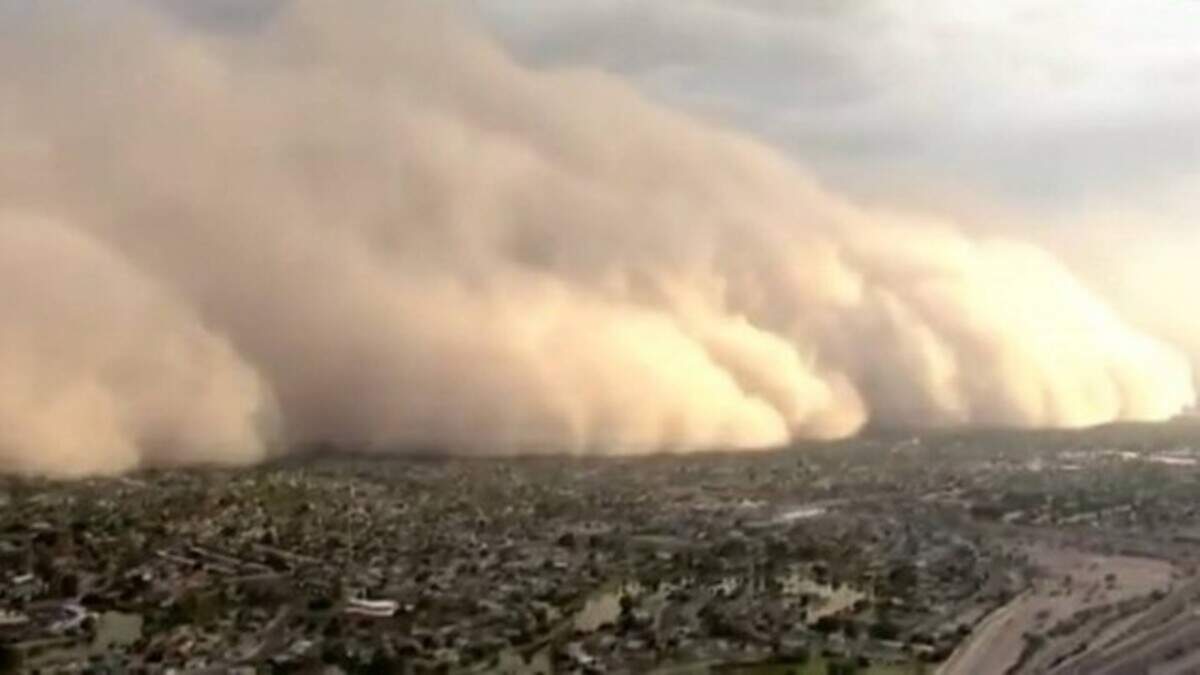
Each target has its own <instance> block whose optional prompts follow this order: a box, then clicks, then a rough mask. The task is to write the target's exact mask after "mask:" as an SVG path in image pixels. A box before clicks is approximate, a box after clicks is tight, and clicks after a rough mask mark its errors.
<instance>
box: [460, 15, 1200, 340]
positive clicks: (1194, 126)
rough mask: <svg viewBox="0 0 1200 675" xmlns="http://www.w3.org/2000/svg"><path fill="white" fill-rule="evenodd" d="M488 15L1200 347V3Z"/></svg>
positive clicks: (496, 26) (532, 49)
mask: <svg viewBox="0 0 1200 675" xmlns="http://www.w3.org/2000/svg"><path fill="white" fill-rule="evenodd" d="M473 6H474V8H475V10H476V11H477V12H478V14H479V16H481V17H482V20H483V21H484V22H485V23H486V24H487V25H488V26H490V27H491V28H492V29H493V30H495V31H496V33H497V34H498V35H499V36H501V38H502V39H503V40H504V42H505V43H506V45H508V47H509V48H510V49H512V50H513V51H514V52H515V53H516V54H517V55H518V56H519V58H521V59H523V60H525V61H526V62H528V63H531V64H535V65H537V66H542V67H560V66H568V67H585V68H593V67H596V68H602V69H605V70H607V71H611V72H614V73H619V74H620V75H621V76H623V77H627V78H629V79H630V80H632V81H633V82H636V83H637V86H638V87H640V88H641V89H642V90H643V91H644V92H646V93H647V94H648V95H651V96H653V97H655V98H657V99H659V100H661V101H664V102H667V103H669V104H671V105H676V106H681V107H683V108H686V109H688V110H690V111H693V112H696V113H698V114H702V115H706V116H709V117H710V118H713V119H716V120H719V121H721V122H723V123H728V124H733V125H736V126H738V127H740V128H742V129H745V130H747V131H749V132H751V133H753V134H755V135H757V136H759V137H760V138H762V139H764V140H766V141H767V142H769V143H771V144H772V145H774V146H776V147H778V148H780V149H783V150H784V151H786V152H787V153H789V154H790V155H791V156H793V157H794V158H795V159H796V160H797V161H798V162H799V163H801V164H803V165H804V166H806V167H807V168H808V169H809V170H812V171H814V172H816V173H817V174H818V175H819V176H820V177H822V178H823V179H824V180H825V181H826V182H827V183H828V184H830V185H831V186H834V187H835V188H836V189H838V190H841V191H844V192H847V193H850V194H853V195H855V196H856V197H858V198H859V199H860V200H862V201H865V202H873V203H878V204H883V205H887V206H895V207H897V208H904V209H911V208H917V209H920V210H923V211H928V212H929V213H931V214H935V215H939V216H950V217H953V218H955V219H956V220H957V222H958V223H959V224H960V225H961V226H962V227H964V228H968V229H976V230H988V229H996V228H1000V229H1004V230H1006V231H1016V232H1017V233H1019V234H1020V235H1021V236H1023V237H1031V238H1035V239H1037V240H1039V241H1040V242H1042V243H1043V244H1045V245H1047V246H1050V247H1051V248H1053V249H1055V250H1056V251H1057V252H1058V253H1059V254H1060V255H1062V256H1063V257H1064V258H1066V259H1067V260H1069V261H1071V262H1073V263H1074V264H1075V266H1076V267H1077V268H1078V269H1079V270H1080V272H1081V273H1083V274H1084V275H1085V276H1086V277H1087V278H1088V281H1089V283H1092V284H1094V285H1096V286H1097V287H1100V288H1102V289H1103V290H1104V292H1105V293H1106V294H1109V295H1110V296H1112V297H1114V298H1116V300H1117V301H1118V302H1120V303H1121V304H1123V305H1125V306H1126V307H1125V308H1124V309H1125V310H1126V313H1127V314H1130V315H1133V316H1134V317H1135V318H1137V319H1139V320H1142V321H1144V322H1146V323H1147V324H1150V325H1151V326H1152V327H1153V328H1154V329H1156V330H1158V331H1160V332H1164V333H1167V334H1170V335H1171V337H1173V338H1175V339H1176V340H1177V341H1180V342H1185V343H1189V345H1195V346H1197V347H1200V338H1197V337H1196V336H1197V335H1200V321H1197V320H1188V319H1183V320H1182V321H1181V320H1180V319H1179V317H1178V315H1179V313H1180V305H1181V304H1186V303H1188V302H1189V300H1190V297H1189V296H1190V293H1191V291H1190V289H1191V288H1194V287H1196V285H1197V284H1198V283H1200V278H1198V275H1197V274H1196V273H1195V272H1194V271H1193V270H1194V267H1195V265H1194V259H1195V257H1196V256H1200V233H1198V230H1200V227H1197V223H1196V217H1195V216H1196V214H1197V212H1198V211H1200V3H1197V2H1186V1H1182V0H1151V1H1150V2H1145V3H1128V2H1121V1H1120V0H1089V1H1088V2H1061V1H1058V0H1052V1H1045V0H1010V1H1006V2H991V1H989V0H929V1H927V2H922V3H920V5H919V8H917V6H915V5H914V4H913V3H909V2H902V1H900V0H807V1H802V2H794V1H790V0H575V1H572V2H560V1H558V0H473ZM1181 323H1182V324H1184V325H1180V324H1181Z"/></svg>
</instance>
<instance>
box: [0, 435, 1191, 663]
mask: <svg viewBox="0 0 1200 675" xmlns="http://www.w3.org/2000/svg"><path fill="white" fill-rule="evenodd" d="M0 484H2V485H3V491H2V492H0V494H3V497H0V500H2V501H3V503H4V508H3V510H0V514H2V516H0V517H2V518H3V520H2V522H0V563H2V566H0V570H2V572H3V575H4V583H3V584H2V585H0V589H2V590H0V640H2V644H3V645H4V648H3V649H4V651H3V654H4V659H3V662H4V663H5V664H7V667H9V668H10V669H13V670H17V669H20V668H25V669H30V670H39V669H40V670H43V671H46V672H62V671H67V672H84V671H86V672H127V671H129V670H154V671H160V672H166V671H175V672H183V671H187V672H246V673H251V672H263V671H266V672H339V671H340V672H387V673H408V672H413V673H439V672H440V673H511V674H514V675H518V674H533V673H545V674H547V675H549V674H550V673H608V672H628V673H642V672H650V673H664V674H665V673H705V672H719V673H789V672H791V673H826V672H828V673H849V672H857V673H880V674H884V673H896V674H900V673H934V672H942V673H950V674H953V673H983V672H998V673H999V672H1009V673H1027V672H1028V673H1033V672H1039V673H1041V672H1054V673H1093V672H1114V673H1115V672H1149V671H1147V670H1145V669H1146V668H1148V667H1149V665H1150V664H1154V665H1155V667H1156V668H1158V669H1156V670H1154V671H1153V672H1156V673H1157V672H1188V669H1189V668H1192V667H1194V665H1195V664H1196V663H1200V651H1196V650H1194V649H1193V645H1194V640H1190V639H1189V638H1190V637H1192V636H1194V635H1196V634H1198V631H1200V618H1197V617H1196V616H1194V614H1193V613H1192V612H1191V610H1190V608H1191V607H1192V606H1193V605H1194V603H1196V602H1197V601H1200V576H1197V573H1196V561H1197V560H1200V513H1198V512H1197V507H1196V505H1195V503H1194V495H1195V494H1196V489H1197V488H1198V487H1200V425H1197V424H1196V423H1194V422H1190V421H1180V422H1176V423H1172V424H1166V425H1160V426H1155V425H1123V426H1122V425H1118V426H1111V427H1105V428H1100V429H1096V430H1091V431H1079V432H1070V431H1029V432H1022V431H994V432H989V431H953V432H952V431H944V432H926V433H922V434H918V435H912V434H898V433H878V434H872V435H867V436H864V437H862V438H858V439H852V440H844V441H838V442H834V443H807V444H801V445H797V446H796V447H793V448H789V449H786V450H780V451H772V452H761V453H731V454H703V455H658V456H647V457H596V458H587V457H584V458H562V457H525V458H509V459H504V458H449V457H436V456H426V457H403V456H386V457H384V456H362V455H359V456H353V455H351V456H344V455H339V454H336V453H329V452H325V453H309V454H306V455H300V456H294V457H289V458H286V459H283V460H280V461H277V462H276V463H274V464H268V465H265V466H262V467H258V468H255V469H251V470H244V471H232V470H221V469H188V470H170V471H144V472H140V473H137V474H134V475H130V476H126V477H121V478H113V479H91V480H86V481H82V482H69V483H56V482H49V481H42V480H31V479H17V478H10V479H4V482H3V483H0ZM1139 668H1140V670H1139Z"/></svg>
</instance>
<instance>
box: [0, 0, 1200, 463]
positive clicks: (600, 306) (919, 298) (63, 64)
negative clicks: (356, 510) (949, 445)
mask: <svg viewBox="0 0 1200 675" xmlns="http://www.w3.org/2000/svg"><path fill="white" fill-rule="evenodd" d="M101 4H102V5H103V7H100V6H99V5H101ZM5 5H7V6H5ZM431 5H432V3H424V4H422V3H417V2H399V3H396V2H383V1H368V0H364V1H362V2H356V3H329V2H320V1H317V0H302V1H299V2H292V3H287V4H285V5H284V6H283V7H282V9H281V11H280V12H279V13H278V14H277V15H274V16H272V18H271V19H270V20H269V21H268V22H267V23H266V24H265V25H263V26H261V27H258V26H256V27H254V28H253V29H252V30H230V31H206V30H200V29H196V28H189V27H187V26H185V25H183V24H182V23H181V22H179V21H177V20H173V19H171V18H169V17H167V16H164V15H161V13H160V12H158V11H157V10H155V9H153V6H152V5H148V4H145V3H131V4H128V5H121V6H118V3H115V2H112V3H78V2H66V1H65V0H64V1H61V2H59V1H55V0H50V1H46V2H41V1H39V2H36V3H30V2H16V1H13V2H10V1H8V0H0V16H2V17H3V19H4V22H3V26H2V27H0V465H2V466H3V468H5V469H8V470H15V471H27V472H41V473H51V474H59V475H78V474H88V473H109V472H117V471H122V470H127V469H130V468H133V467H137V466H142V465H169V464H175V463H189V462H235V463H236V462H252V461H255V460H257V459H261V458H262V457H263V456H265V455H267V454H270V453H273V452H276V451H278V450H279V449H281V448H287V447H291V446H293V445H296V444H303V443H310V442H324V441H329V442H333V443H340V444H347V445H353V446H355V447H369V448H375V449H379V450H387V449H404V448H413V447H420V448H425V449H427V448H439V449H444V450H447V451H454V452H479V453H489V452H497V453H499V452H526V451H562V452H629V451H656V450H668V451H683V450H700V449H707V448H747V447H758V446H770V445H774V444H781V443H786V442H788V441H789V439H793V438H802V437H822V438H823V437H839V436H844V435H847V434H852V433H854V432H855V431H857V430H858V429H860V428H861V427H862V426H863V425H864V424H866V423H867V422H868V421H872V422H876V423H879V424H904V425H947V424H988V425H992V424H1003V425H1056V426H1075V425H1089V424H1094V423H1101V422H1106V421H1110V420H1117V419H1158V418H1165V417H1169V416H1171V415H1173V414H1175V413H1177V412H1178V411H1179V410H1181V408H1183V407H1185V406H1187V405H1188V404H1190V403H1191V402H1192V400H1193V391H1192V377H1191V373H1190V369H1189V365H1188V363H1187V361H1186V359H1185V358H1184V357H1182V356H1181V355H1179V354H1177V353H1176V352H1175V351H1173V350H1172V349H1170V348H1168V347H1166V346H1164V345H1163V344H1160V343H1159V342H1157V341H1156V340H1154V339H1153V338H1151V337H1149V336H1147V335H1144V334H1141V333H1139V332H1137V331H1135V330H1133V329H1131V328H1130V327H1129V326H1128V325H1127V324H1125V323H1124V322H1123V321H1122V320H1121V319H1120V318H1119V317H1118V316H1116V314H1115V313H1114V312H1113V311H1111V310H1110V309H1109V308H1108V307H1107V306H1106V305H1105V304H1104V303H1103V302H1102V301H1101V300H1099V299H1098V298H1097V297H1094V296H1093V295H1092V294H1091V293H1090V292H1089V291H1088V290H1086V289H1085V288H1084V287H1083V286H1082V285H1081V284H1079V283H1078V282H1077V281H1076V280H1075V279H1074V278H1073V277H1072V276H1071V274H1070V273H1068V272H1067V271H1066V270H1065V269H1064V267H1062V266H1061V265H1060V264H1059V263H1057V262H1056V261H1055V260H1054V259H1052V258H1051V257H1049V256H1048V255H1047V254H1045V253H1043V252H1041V251H1039V250H1038V249H1036V248H1034V247H1031V246H1027V245H1024V244H1021V243H1018V242H1014V241H1004V240H977V239H970V238H967V237H964V236H962V235H960V234H958V233H957V232H956V230H955V229H954V228H953V227H952V226H950V225H948V224H945V223H937V222H929V221H926V220H921V219H917V218H913V217H910V216H905V215H903V214H894V213H873V212H867V211H865V210H863V209H860V208H858V207H856V206H855V205H853V204H851V203H849V202H847V201H846V200H843V199H841V198H839V197H838V196H836V195H833V194H830V193H829V192H827V191H825V190H823V189H822V188H821V187H819V186H818V185H817V184H815V182H814V181H813V180H812V179H811V178H810V177H809V176H808V175H807V174H806V173H804V172H803V171H802V170H800V169H799V168H797V167H796V166H794V165H793V164H791V163H789V161H788V160H786V159H784V158H783V157H782V156H780V155H778V154H776V153H775V152H773V151H771V150H769V149H768V148H766V147H764V146H763V145H760V144H758V143H757V142H755V141H753V140H751V139H749V138H746V137H743V136H741V135H738V134H736V133H732V132H728V131H724V130H721V129H717V128H713V127H712V126H709V125H706V124H704V123H701V122H698V121H696V120H693V119H690V118H688V117H687V116H685V115H683V114H680V113H677V112H673V111H669V110H666V109H663V108H661V107H658V106H656V105H653V104H651V103H648V102H646V101H645V100H643V99H642V98H641V97H640V96H639V95H638V94H636V93H635V92H634V91H633V90H632V89H631V88H630V87H628V86H626V85H625V84H623V83H622V82H620V81H617V80H615V79H613V78H612V77H609V76H605V75H602V74H599V73H595V72H582V71H535V70H531V69H528V68H526V67H523V66H521V65H519V64H517V63H515V62H514V61H513V60H512V59H510V58H509V57H508V56H506V55H505V54H504V53H503V52H502V51H501V50H500V49H498V48H497V47H496V46H494V44H493V43H492V42H491V41H490V40H489V39H488V37H487V36H486V35H485V34H484V33H483V32H482V31H479V30H476V29H475V28H473V27H472V25H471V24H470V22H469V20H463V19H461V18H455V17H453V16H450V14H449V13H448V12H446V11H443V10H436V9H431V8H430V6H431Z"/></svg>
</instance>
